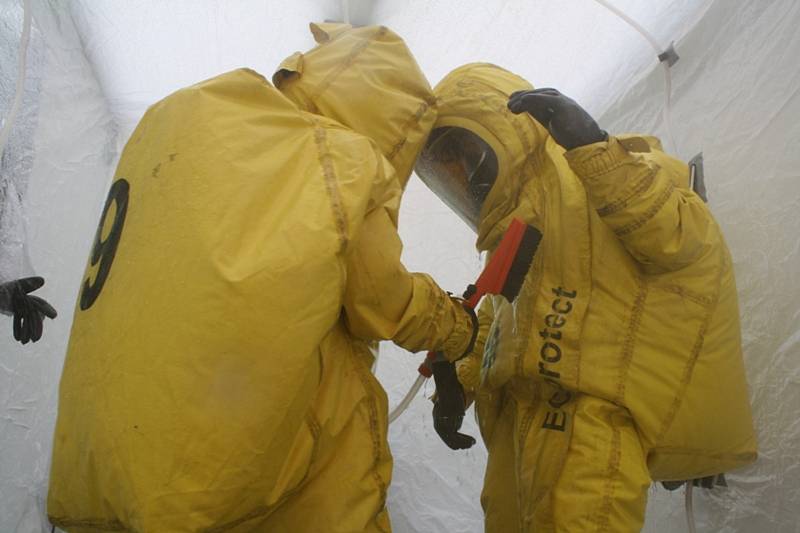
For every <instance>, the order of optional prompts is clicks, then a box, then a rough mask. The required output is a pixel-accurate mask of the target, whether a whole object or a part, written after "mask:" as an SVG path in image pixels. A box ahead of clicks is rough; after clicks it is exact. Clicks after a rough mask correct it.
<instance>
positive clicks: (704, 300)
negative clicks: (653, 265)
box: [653, 284, 714, 307]
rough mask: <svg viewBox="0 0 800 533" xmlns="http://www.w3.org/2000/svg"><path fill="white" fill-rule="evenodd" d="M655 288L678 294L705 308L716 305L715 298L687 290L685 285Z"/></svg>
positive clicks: (655, 287)
mask: <svg viewBox="0 0 800 533" xmlns="http://www.w3.org/2000/svg"><path fill="white" fill-rule="evenodd" d="M653 288H654V289H660V290H663V291H667V292H671V293H674V294H677V295H679V296H681V297H683V298H686V299H688V300H691V301H692V302H694V303H696V304H698V305H701V306H703V307H711V306H713V305H714V298H712V297H711V296H703V295H701V294H697V293H696V292H694V291H691V290H689V289H687V288H686V287H684V286H683V285H678V284H671V285H663V286H654V287H653Z"/></svg>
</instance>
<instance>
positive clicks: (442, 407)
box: [432, 360, 475, 450]
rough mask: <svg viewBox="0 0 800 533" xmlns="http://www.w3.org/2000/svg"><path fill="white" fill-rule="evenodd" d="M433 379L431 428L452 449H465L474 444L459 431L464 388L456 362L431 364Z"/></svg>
mask: <svg viewBox="0 0 800 533" xmlns="http://www.w3.org/2000/svg"><path fill="white" fill-rule="evenodd" d="M432 367H433V380H434V381H435V382H436V399H435V400H434V403H433V428H434V429H435V430H436V433H438V434H439V438H441V439H442V441H444V443H445V444H447V446H449V447H450V448H451V449H453V450H466V449H467V448H471V447H472V445H473V444H475V439H474V438H473V437H470V436H469V435H465V434H463V433H459V432H458V430H459V429H461V422H462V421H463V420H464V412H465V411H466V408H465V404H466V402H465V399H464V388H463V387H462V386H461V383H460V382H459V381H458V375H457V374H456V364H455V363H451V362H449V361H446V360H445V361H442V360H437V361H434V362H433V364H432Z"/></svg>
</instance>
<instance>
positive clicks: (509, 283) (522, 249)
mask: <svg viewBox="0 0 800 533" xmlns="http://www.w3.org/2000/svg"><path fill="white" fill-rule="evenodd" d="M541 240H542V233H541V232H540V231H539V230H538V229H536V228H534V227H533V226H527V225H526V226H525V233H524V234H523V235H522V240H521V241H520V243H519V248H517V253H516V254H514V261H513V262H512V263H511V268H510V269H509V271H508V276H506V282H505V283H504V284H503V290H502V291H500V294H502V295H503V296H505V297H506V299H507V300H508V301H509V302H513V301H514V299H515V298H516V297H517V295H518V294H519V291H520V289H522V282H523V281H525V276H526V275H527V274H528V270H530V268H531V265H532V264H533V258H534V256H536V250H537V249H538V248H539V242H540V241H541Z"/></svg>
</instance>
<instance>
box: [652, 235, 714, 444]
mask: <svg viewBox="0 0 800 533" xmlns="http://www.w3.org/2000/svg"><path fill="white" fill-rule="evenodd" d="M718 256H719V257H718V263H717V271H716V274H717V276H716V277H717V279H716V284H715V287H714V297H713V303H712V305H710V306H709V307H708V308H707V309H706V313H705V316H704V317H703V322H702V323H701V324H700V329H699V331H698V332H697V337H695V341H694V345H693V346H692V351H691V355H690V356H689V359H688V360H687V361H686V365H685V366H684V369H683V375H682V376H681V383H680V386H679V388H678V391H677V393H676V394H675V397H674V398H673V400H672V405H670V408H669V411H667V414H666V416H665V417H664V423H663V424H662V426H661V430H660V431H659V432H658V434H657V436H656V438H655V442H659V441H660V440H661V439H662V438H664V435H666V434H667V432H668V431H669V429H670V427H671V426H672V423H673V422H674V420H675V417H676V416H677V414H678V409H679V408H680V406H681V403H682V402H683V397H684V394H685V392H686V388H687V387H688V386H689V382H690V381H691V379H692V374H693V373H694V366H695V364H696V363H697V358H698V357H699V356H700V350H702V349H703V343H704V342H705V336H706V332H707V330H708V326H709V324H710V323H711V317H712V315H713V314H714V310H715V309H716V306H717V303H718V302H719V293H720V288H721V284H722V270H723V268H724V267H725V263H726V257H725V252H724V250H723V248H720V249H719V251H718Z"/></svg>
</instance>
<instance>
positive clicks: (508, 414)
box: [416, 64, 756, 533]
mask: <svg viewBox="0 0 800 533" xmlns="http://www.w3.org/2000/svg"><path fill="white" fill-rule="evenodd" d="M434 94H436V96H437V99H438V102H439V117H438V119H437V122H436V126H435V129H434V130H433V132H432V134H431V137H430V139H429V141H428V142H427V144H426V147H425V149H424V150H423V153H422V155H421V157H420V160H419V162H418V164H417V167H416V170H417V173H418V174H419V176H420V177H421V178H422V180H423V181H424V182H425V183H426V184H427V185H428V186H429V187H430V188H431V189H432V190H433V191H434V192H435V193H436V194H437V195H439V197H440V198H441V199H442V200H443V201H444V202H445V203H447V204H448V205H450V206H451V207H452V208H453V209H454V210H455V211H456V213H458V214H459V215H460V216H461V217H462V218H463V219H464V220H465V221H466V222H467V224H469V225H470V226H471V227H472V228H474V229H475V230H476V232H477V234H478V239H477V248H478V249H479V250H481V251H487V252H489V254H491V253H492V250H494V248H495V247H496V246H497V244H498V242H499V240H500V238H501V237H502V235H503V233H504V231H505V229H506V228H507V227H508V225H509V223H510V222H511V220H512V219H515V218H518V219H521V220H522V221H524V222H525V223H527V224H529V225H532V226H534V227H535V228H537V229H538V230H539V231H540V232H541V233H542V235H543V236H542V240H541V243H540V244H539V247H538V250H537V253H536V256H535V257H534V260H533V263H532V265H531V267H530V269H529V270H528V272H527V274H526V277H525V280H524V283H523V285H522V289H521V291H520V294H519V295H518V296H517V298H516V299H515V300H514V301H512V302H509V301H507V300H506V299H505V298H504V297H502V296H493V297H491V298H489V299H487V300H486V301H484V303H483V305H482V306H481V308H480V312H479V320H480V334H479V338H478V342H477V343H476V349H475V350H474V351H473V352H472V353H471V354H470V355H469V356H468V357H467V358H465V359H464V360H463V361H461V362H459V363H458V377H459V380H460V382H461V385H463V388H464V390H465V392H466V394H467V396H470V397H472V396H474V397H475V402H476V412H477V416H478V422H479V427H480V430H481V434H482V437H483V439H484V442H485V443H486V447H487V449H488V451H489V459H488V464H487V469H486V476H485V480H484V489H483V493H482V496H481V503H482V506H483V508H484V511H485V517H486V531H487V532H489V533H499V532H502V533H508V532H537V533H541V532H552V531H558V532H590V531H637V530H639V529H641V527H642V524H643V520H644V511H645V503H646V495H647V489H648V487H649V485H650V483H651V480H657V481H660V480H685V479H693V478H699V477H703V476H709V475H713V474H717V473H721V472H724V471H727V470H729V469H731V468H735V467H739V466H742V465H746V464H748V463H750V462H752V461H753V460H755V457H756V442H755V437H754V431H753V424H752V418H751V413H750V407H749V400H748V393H747V384H746V381H745V377H744V368H743V360H742V353H741V346H740V342H741V341H740V329H739V315H738V306H737V296H736V287H735V283H734V277H733V268H732V264H731V257H730V254H729V252H728V249H727V246H726V245H725V241H724V240H723V237H722V234H721V232H720V229H719V226H718V225H717V223H716V222H715V221H714V219H713V217H712V216H711V214H710V212H709V210H708V207H707V206H706V205H705V204H704V202H703V201H702V200H701V199H700V198H699V197H698V196H697V195H696V194H695V193H694V192H693V191H692V190H691V189H690V188H689V182H688V180H689V170H688V168H687V165H685V164H684V163H682V162H680V161H678V160H676V159H674V158H672V157H669V156H668V155H666V154H665V153H664V152H663V151H662V149H661V146H660V144H659V143H658V141H657V140H656V139H654V138H652V137H646V136H611V135H608V134H606V132H604V131H602V130H601V129H600V128H599V127H598V125H597V123H596V122H595V121H594V120H593V119H592V118H591V117H590V116H589V115H588V114H587V113H586V112H585V111H584V110H583V109H582V108H580V106H578V104H576V103H575V102H574V101H572V100H571V99H569V98H567V97H566V96H564V95H562V94H561V93H559V92H558V91H555V90H553V89H540V90H534V89H533V88H532V87H531V85H530V84H529V83H527V82H526V81H525V80H523V79H522V78H520V77H518V76H516V75H514V74H512V73H510V72H507V71H505V70H503V69H501V68H499V67H496V66H493V65H488V64H471V65H466V66H464V67H461V68H459V69H456V70H455V71H453V72H452V73H450V74H449V75H448V76H446V77H445V79H444V80H443V81H442V82H441V83H440V84H439V85H437V87H436V88H435V90H434ZM461 385H458V384H455V385H452V386H451V387H449V389H452V388H454V387H455V388H459V387H460V386H461ZM461 392H462V391H461V390H456V391H455V394H456V395H457V394H460V393H461ZM437 393H438V394H440V395H444V396H445V397H451V396H452V395H453V391H452V390H444V391H437ZM437 414H438V416H439V417H443V416H445V415H442V414H441V410H439V413H437V411H436V408H435V410H434V418H436V417H437ZM456 414H458V413H456ZM462 414H463V410H462ZM448 422H450V423H451V422H452V420H449V421H448V420H443V421H438V423H439V425H440V426H441V425H447V423H448ZM458 422H460V419H458V418H456V426H457V425H458ZM456 429H457V428H456Z"/></svg>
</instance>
